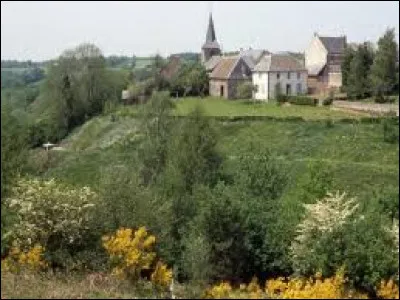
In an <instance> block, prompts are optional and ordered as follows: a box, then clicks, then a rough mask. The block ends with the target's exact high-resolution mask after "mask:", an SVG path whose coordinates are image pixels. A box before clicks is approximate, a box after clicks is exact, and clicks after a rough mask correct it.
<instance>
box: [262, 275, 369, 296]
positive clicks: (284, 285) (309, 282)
mask: <svg viewBox="0 0 400 300" xmlns="http://www.w3.org/2000/svg"><path fill="white" fill-rule="evenodd" d="M345 282H346V279H345V277H344V272H343V269H341V270H339V271H338V272H337V273H336V274H335V276H333V277H330V278H325V279H323V278H322V276H321V273H317V274H316V275H315V277H314V278H292V279H285V278H282V277H280V278H277V279H271V280H268V281H267V284H266V291H267V293H268V295H269V296H271V297H274V298H282V299H343V298H346V299H349V298H353V297H354V298H357V299H366V298H367V296H366V295H365V294H361V293H357V292H355V291H351V292H350V291H349V290H348V289H346V287H345Z"/></svg>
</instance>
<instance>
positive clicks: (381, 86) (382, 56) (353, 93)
mask: <svg viewBox="0 0 400 300" xmlns="http://www.w3.org/2000/svg"><path fill="white" fill-rule="evenodd" d="M398 53H399V52H398V45H397V43H396V40H395V31H394V29H388V30H387V31H386V32H385V34H384V35H383V36H382V37H381V38H380V39H379V41H378V44H377V49H375V48H374V45H373V44H371V43H370V42H364V43H363V44H360V45H357V46H356V47H348V48H347V49H346V51H345V57H344V60H343V63H342V82H343V90H344V91H345V92H346V93H347V96H348V98H350V99H363V98H366V97H371V96H374V97H375V101H376V102H387V101H388V99H389V98H388V97H387V96H388V95H391V94H398V92H399V64H398Z"/></svg>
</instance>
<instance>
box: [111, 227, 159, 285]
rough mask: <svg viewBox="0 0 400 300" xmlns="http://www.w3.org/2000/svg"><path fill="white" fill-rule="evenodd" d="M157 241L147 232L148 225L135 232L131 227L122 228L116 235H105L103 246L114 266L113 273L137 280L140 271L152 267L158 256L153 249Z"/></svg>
mask: <svg viewBox="0 0 400 300" xmlns="http://www.w3.org/2000/svg"><path fill="white" fill-rule="evenodd" d="M155 241H156V238H155V237H154V236H153V235H149V234H148V233H147V230H146V227H140V228H139V229H138V230H136V231H135V232H134V231H133V230H132V229H130V228H121V229H119V230H117V232H116V233H115V234H114V235H111V236H104V237H103V246H104V248H105V249H106V251H107V252H108V254H109V255H110V262H111V264H112V265H113V266H114V268H113V271H112V273H113V274H114V275H116V276H119V277H129V278H130V279H133V280H137V279H138V278H139V276H140V272H141V271H142V270H148V269H150V267H151V265H152V263H153V261H154V259H155V258H156V253H155V252H154V251H153V246H154V243H155ZM158 272H160V271H158Z"/></svg>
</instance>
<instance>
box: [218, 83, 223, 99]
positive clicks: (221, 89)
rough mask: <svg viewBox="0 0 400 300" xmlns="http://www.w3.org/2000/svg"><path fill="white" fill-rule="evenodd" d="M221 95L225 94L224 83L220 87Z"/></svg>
mask: <svg viewBox="0 0 400 300" xmlns="http://www.w3.org/2000/svg"><path fill="white" fill-rule="evenodd" d="M219 96H220V97H223V96H224V86H223V85H221V86H220V87H219Z"/></svg>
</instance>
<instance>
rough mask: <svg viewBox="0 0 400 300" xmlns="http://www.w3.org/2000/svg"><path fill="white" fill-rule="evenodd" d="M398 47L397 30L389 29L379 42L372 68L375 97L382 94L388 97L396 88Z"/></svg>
mask: <svg viewBox="0 0 400 300" xmlns="http://www.w3.org/2000/svg"><path fill="white" fill-rule="evenodd" d="M397 55H398V45H397V43H396V40H395V30H394V28H392V29H387V30H386V32H385V34H384V35H383V36H382V37H381V38H380V39H379V41H378V50H377V52H376V55H375V59H374V62H373V64H372V67H371V81H372V87H373V91H374V93H375V95H377V94H378V93H380V92H382V93H383V95H388V94H390V93H392V92H394V89H395V86H396V61H397Z"/></svg>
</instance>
